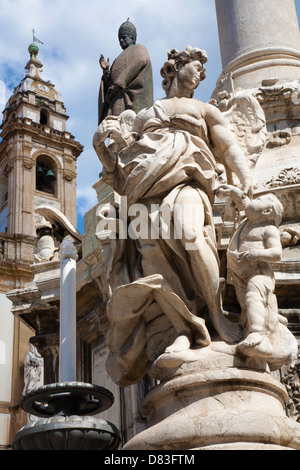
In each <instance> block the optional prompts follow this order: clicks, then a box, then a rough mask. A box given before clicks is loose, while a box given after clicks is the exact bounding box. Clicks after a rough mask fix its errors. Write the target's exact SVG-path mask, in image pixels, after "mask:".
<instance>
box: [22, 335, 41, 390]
mask: <svg viewBox="0 0 300 470" xmlns="http://www.w3.org/2000/svg"><path fill="white" fill-rule="evenodd" d="M43 373H44V359H43V358H42V356H41V355H40V353H39V352H38V350H37V349H36V347H35V346H34V345H33V344H31V343H29V352H28V354H27V355H26V358H25V363H24V382H25V386H24V390H23V395H25V394H26V393H28V392H30V391H31V390H33V389H35V388H38V387H40V386H41V385H43V380H44V377H43Z"/></svg>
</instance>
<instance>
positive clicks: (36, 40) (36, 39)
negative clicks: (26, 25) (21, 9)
mask: <svg viewBox="0 0 300 470" xmlns="http://www.w3.org/2000/svg"><path fill="white" fill-rule="evenodd" d="M31 31H32V35H33V41H32V42H38V43H40V44H44V43H43V42H42V41H40V40H39V39H38V38H37V37H36V36H35V35H34V33H36V31H35V29H32V30H31Z"/></svg>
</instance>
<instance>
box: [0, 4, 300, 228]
mask: <svg viewBox="0 0 300 470" xmlns="http://www.w3.org/2000/svg"><path fill="white" fill-rule="evenodd" d="M299 3H300V0H296V8H297V12H298V18H299V17H300V5H299ZM128 17H129V18H130V20H131V21H132V22H133V23H134V24H135V25H136V28H137V31H138V42H140V43H142V44H144V45H145V46H146V47H147V49H148V51H149V54H150V57H151V60H152V67H153V77H154V98H155V99H159V98H162V97H163V96H164V93H163V90H162V88H161V77H160V73H159V72H160V68H161V66H162V64H163V63H164V61H165V59H166V54H167V51H168V50H170V49H172V48H176V49H180V50H183V49H184V48H185V47H186V46H187V45H192V46H195V47H200V48H201V49H205V50H206V51H207V54H208V62H207V64H206V68H207V78H206V80H205V81H204V82H202V83H201V84H200V87H199V88H198V90H197V92H196V98H198V99H200V100H202V101H208V100H209V99H210V96H211V93H212V92H213V90H214V88H215V84H216V82H217V80H218V77H219V75H220V74H221V71H222V68H221V59H220V52H219V40H218V30H217V20H216V13H215V5H214V1H213V0H188V1H187V0H163V1H162V0H126V2H123V1H121V0H114V1H112V2H109V1H104V0H86V1H84V2H82V0H51V1H50V0H0V25H1V33H2V35H1V36H2V41H1V43H0V80H3V81H4V82H5V85H6V95H7V96H6V98H8V97H9V95H10V94H11V92H12V90H13V88H14V87H15V86H16V85H18V83H19V82H20V81H21V80H22V78H23V77H24V74H25V71H24V67H25V65H26V63H27V61H28V58H29V54H28V51H27V48H28V46H29V44H30V43H31V42H32V32H31V30H32V29H33V28H34V29H35V31H36V33H35V35H36V37H37V38H39V39H40V40H41V41H43V42H44V45H40V53H39V58H40V60H41V61H42V63H43V64H44V67H43V70H44V73H43V77H44V78H45V79H46V80H51V81H52V83H54V84H55V87H56V89H57V91H59V92H60V93H62V95H63V98H64V103H65V106H66V108H67V114H68V115H69V116H70V119H69V121H68V124H67V126H68V130H69V131H70V132H71V133H72V134H73V135H74V136H75V138H76V140H78V141H79V142H80V143H81V144H83V145H84V151H83V153H82V155H81V156H80V157H79V159H78V162H77V210H78V229H79V230H80V231H81V232H83V216H84V213H85V212H86V211H87V210H88V209H90V208H91V207H92V206H93V205H94V204H95V203H96V202H97V198H96V192H95V190H94V189H93V188H92V185H93V184H94V183H95V182H96V181H97V179H98V175H99V172H100V171H101V164H100V162H99V160H98V158H97V156H96V154H95V152H94V149H93V147H92V139H93V135H94V132H95V130H96V127H97V100H98V88H99V81H100V78H101V70H100V67H99V63H98V60H99V56H100V54H101V53H102V54H103V55H104V56H105V58H107V57H109V58H110V60H111V62H112V61H113V60H114V59H115V58H116V57H117V55H119V53H120V52H121V49H120V46H119V43H118V37H117V36H118V28H119V26H120V24H121V23H122V22H123V21H125V20H126V19H127V18H128ZM1 106H2V103H1ZM2 109H3V106H2Z"/></svg>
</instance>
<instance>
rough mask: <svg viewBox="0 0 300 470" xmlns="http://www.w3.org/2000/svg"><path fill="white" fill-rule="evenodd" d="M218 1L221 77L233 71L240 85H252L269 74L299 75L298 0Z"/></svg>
mask: <svg viewBox="0 0 300 470" xmlns="http://www.w3.org/2000/svg"><path fill="white" fill-rule="evenodd" d="M215 3H216V12H217V20H218V29H219V40H220V49H221V58H222V67H223V74H222V76H221V79H222V77H223V79H224V77H226V76H227V75H228V74H231V77H232V79H233V84H234V88H235V89H236V88H238V87H243V88H248V87H251V86H253V84H255V83H259V82H261V80H262V79H266V78H273V77H277V78H279V79H281V78H287V79H293V78H295V79H298V78H299V76H300V35H299V27H298V20H297V14H296V8H295V2H294V0H285V1H284V2H282V0H252V1H251V2H247V1H243V0H242V1H241V0H226V2H224V0H215ZM224 4H226V6H225V5H224ZM230 91H233V90H230Z"/></svg>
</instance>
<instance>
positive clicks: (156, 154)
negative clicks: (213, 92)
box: [93, 46, 254, 386]
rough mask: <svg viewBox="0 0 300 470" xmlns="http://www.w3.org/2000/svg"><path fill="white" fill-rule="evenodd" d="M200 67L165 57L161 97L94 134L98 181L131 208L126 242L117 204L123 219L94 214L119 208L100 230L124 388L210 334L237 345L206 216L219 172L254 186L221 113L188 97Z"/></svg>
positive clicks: (195, 52) (113, 347)
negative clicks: (107, 226) (100, 175)
mask: <svg viewBox="0 0 300 470" xmlns="http://www.w3.org/2000/svg"><path fill="white" fill-rule="evenodd" d="M206 61H207V55H206V52H205V51H203V50H200V49H198V48H194V47H191V46H188V47H187V48H186V49H185V50H184V51H182V52H179V51H177V50H175V49H173V50H171V51H170V52H169V53H168V60H167V61H166V62H165V64H164V66H163V67H162V69H161V75H162V77H163V82H162V86H163V89H164V91H165V93H166V97H165V98H164V99H161V100H157V101H155V102H154V104H153V106H151V107H149V108H145V109H143V110H142V111H140V112H139V113H138V114H136V115H135V114H134V113H133V112H132V111H126V112H125V115H120V116H119V117H113V116H111V117H107V118H106V119H105V120H104V121H103V122H102V123H101V124H100V125H99V127H98V129H97V130H96V132H95V135H94V140H93V144H94V148H95V150H96V153H97V154H98V157H99V159H100V160H101V162H102V164H103V180H104V181H105V182H106V183H107V184H109V185H111V186H112V187H113V188H114V190H115V191H116V192H117V193H119V195H120V196H121V202H122V201H124V200H126V204H127V221H126V222H127V228H128V236H127V237H124V236H123V237H120V236H119V234H118V231H119V230H120V227H121V226H120V223H121V218H122V217H123V215H122V214H121V205H120V207H119V213H118V208H115V207H111V210H108V209H107V207H105V208H103V210H102V211H101V209H100V212H99V217H100V218H101V217H102V219H103V218H104V219H105V216H109V217H108V219H109V220H111V219H112V216H113V214H114V210H115V214H116V217H117V218H118V224H116V226H115V232H116V233H115V236H114V237H111V238H113V239H112V240H107V239H105V236H108V233H111V232H112V231H109V230H104V229H103V224H101V227H102V229H103V230H102V232H101V233H98V236H99V238H101V243H102V246H103V253H104V256H107V259H106V265H105V267H104V272H105V275H106V278H107V284H109V288H110V294H109V300H108V303H107V316H108V320H109V323H110V328H109V332H108V338H107V344H108V348H109V351H110V353H109V356H108V359H107V363H106V368H107V371H108V373H109V375H110V376H111V377H112V379H113V380H114V381H115V382H116V383H119V384H121V385H123V386H125V385H130V384H132V383H135V382H137V381H138V380H140V379H141V377H142V376H143V375H144V374H145V372H147V371H149V365H150V367H151V364H153V363H154V362H155V361H156V360H157V359H158V358H159V357H161V356H164V357H165V358H166V361H167V358H168V357H170V358H171V357H173V355H174V354H177V355H178V354H182V357H184V352H185V351H187V350H189V349H190V348H192V347H193V348H203V347H205V346H207V345H209V344H210V342H211V340H212V337H213V338H219V339H220V340H222V341H226V342H229V343H235V342H237V341H239V340H240V336H241V330H240V328H239V327H238V325H236V324H234V323H232V322H231V321H230V320H229V318H228V317H227V316H226V314H225V312H224V311H223V308H222V303H221V295H220V275H219V259H218V254H217V247H216V240H215V229H214V222H213V214H212V204H213V201H214V192H215V189H216V168H217V166H218V164H222V165H224V166H225V168H226V169H229V170H230V171H231V172H233V173H234V174H235V175H236V176H237V178H238V179H239V185H240V188H241V190H242V192H243V193H244V194H245V195H248V196H249V197H252V193H253V187H254V182H253V179H252V175H251V172H250V169H249V166H248V164H247V161H246V158H245V155H244V153H243V151H242V150H241V148H240V146H239V145H238V142H237V140H236V138H235V135H234V134H233V132H232V131H231V130H230V129H229V128H228V126H227V123H226V118H225V117H224V116H223V115H222V113H221V111H220V110H219V109H217V108H216V107H215V106H213V105H211V104H206V103H202V102H201V101H198V100H196V99H194V98H193V94H194V90H195V89H196V88H197V87H198V85H199V84H200V82H201V81H202V80H203V79H204V78H205V66H204V64H205V62H206ZM108 138H109V139H110V140H108V141H107V139H108ZM137 213H139V216H138V222H139V223H137V220H136V215H137ZM166 214H168V216H167V215H166ZM121 215H122V217H121ZM168 217H169V218H168ZM123 219H124V217H123ZM102 221H103V220H102ZM154 221H155V223H153V222H154ZM98 225H99V224H98ZM137 225H139V226H140V228H142V229H141V230H140V232H139V233H137V232H138V230H135V231H134V230H133V227H135V228H136V229H137ZM166 226H168V229H167V230H166V228H165V227H166ZM147 227H148V229H147ZM105 234H106V235H105ZM110 242H111V245H110V249H106V250H105V246H107V243H110Z"/></svg>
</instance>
